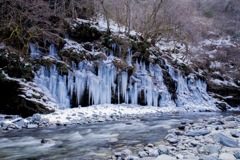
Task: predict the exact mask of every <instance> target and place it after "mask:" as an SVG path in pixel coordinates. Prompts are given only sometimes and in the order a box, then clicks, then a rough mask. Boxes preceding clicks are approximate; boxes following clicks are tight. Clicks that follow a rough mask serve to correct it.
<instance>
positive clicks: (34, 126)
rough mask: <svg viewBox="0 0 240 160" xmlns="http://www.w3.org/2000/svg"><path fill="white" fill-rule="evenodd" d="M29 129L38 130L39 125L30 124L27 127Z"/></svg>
mask: <svg viewBox="0 0 240 160" xmlns="http://www.w3.org/2000/svg"><path fill="white" fill-rule="evenodd" d="M27 128H28V129H34V128H38V125H37V124H28V125H27Z"/></svg>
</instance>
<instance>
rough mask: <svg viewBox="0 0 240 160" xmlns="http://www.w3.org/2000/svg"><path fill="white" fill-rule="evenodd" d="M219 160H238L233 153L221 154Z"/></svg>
mask: <svg viewBox="0 0 240 160" xmlns="http://www.w3.org/2000/svg"><path fill="white" fill-rule="evenodd" d="M219 160H236V158H235V156H234V155H233V154H231V153H221V154H220V155H219Z"/></svg>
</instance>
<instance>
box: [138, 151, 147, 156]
mask: <svg viewBox="0 0 240 160" xmlns="http://www.w3.org/2000/svg"><path fill="white" fill-rule="evenodd" d="M138 156H139V157H140V158H143V157H147V156H148V154H147V153H146V152H145V151H140V152H138Z"/></svg>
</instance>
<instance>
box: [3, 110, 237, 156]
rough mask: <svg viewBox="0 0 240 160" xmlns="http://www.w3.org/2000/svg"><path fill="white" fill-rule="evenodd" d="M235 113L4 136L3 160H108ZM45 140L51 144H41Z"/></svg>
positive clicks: (167, 117)
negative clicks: (190, 124)
mask: <svg viewBox="0 0 240 160" xmlns="http://www.w3.org/2000/svg"><path fill="white" fill-rule="evenodd" d="M229 114H231V115H233V114H235V113H231V112H228V113H218V112H217V113H186V114H168V115H162V116H159V117H150V118H149V117H143V118H139V119H135V120H128V121H115V122H104V123H98V124H88V125H72V126H52V127H47V128H39V129H23V130H13V131H1V132H0V159H1V160H15V159H18V160H21V159H43V160H49V159H67V160H68V159H74V160H75V159H79V160H106V159H108V158H110V157H111V155H112V154H114V152H118V151H122V150H123V149H125V148H129V149H130V150H132V151H133V152H134V151H136V150H138V148H142V147H143V146H144V145H146V144H148V143H153V144H156V145H157V144H160V143H163V140H164V137H165V136H166V135H167V131H168V130H169V129H171V128H173V127H176V126H177V125H178V124H179V123H180V122H181V121H193V120H196V119H197V118H200V117H201V118H209V117H213V116H219V115H223V116H225V115H229ZM42 139H45V140H46V141H47V143H41V140H42Z"/></svg>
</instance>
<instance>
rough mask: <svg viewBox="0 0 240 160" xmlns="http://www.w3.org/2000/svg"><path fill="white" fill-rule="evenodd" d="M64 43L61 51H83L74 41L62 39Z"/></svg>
mask: <svg viewBox="0 0 240 160" xmlns="http://www.w3.org/2000/svg"><path fill="white" fill-rule="evenodd" d="M64 40H65V41H66V44H65V45H64V48H63V50H72V51H73V52H81V51H84V50H85V49H84V48H83V46H82V45H81V44H79V43H77V42H76V41H73V40H70V39H64Z"/></svg>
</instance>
